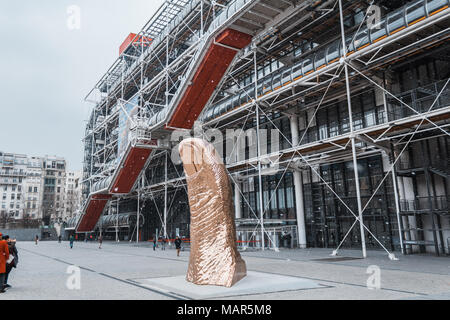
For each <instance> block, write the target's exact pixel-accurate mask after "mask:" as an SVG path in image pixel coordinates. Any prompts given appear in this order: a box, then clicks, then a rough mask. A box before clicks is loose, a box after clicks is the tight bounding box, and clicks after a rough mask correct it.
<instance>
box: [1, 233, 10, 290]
mask: <svg viewBox="0 0 450 320" xmlns="http://www.w3.org/2000/svg"><path fill="white" fill-rule="evenodd" d="M8 259H9V249H8V243H7V242H6V241H5V240H3V235H2V234H1V233H0V293H4V292H5V288H4V285H3V284H4V283H5V276H6V261H8Z"/></svg>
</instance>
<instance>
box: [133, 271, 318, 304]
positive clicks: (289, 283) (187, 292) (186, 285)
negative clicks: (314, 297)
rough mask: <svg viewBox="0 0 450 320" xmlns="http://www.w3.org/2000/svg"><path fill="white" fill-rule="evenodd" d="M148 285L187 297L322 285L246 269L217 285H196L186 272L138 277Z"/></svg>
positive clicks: (197, 297) (251, 292)
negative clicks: (228, 284) (236, 277)
mask: <svg viewBox="0 0 450 320" xmlns="http://www.w3.org/2000/svg"><path fill="white" fill-rule="evenodd" d="M138 281H139V282H140V283H141V284H142V285H144V286H147V287H149V288H152V289H158V290H166V291H168V292H169V293H172V294H173V293H175V294H178V295H181V296H183V297H186V298H190V299H214V298H224V297H235V296H243V295H255V294H267V293H277V292H286V291H298V290H311V289H319V288H325V287H326V286H324V285H321V284H318V283H317V282H315V281H312V280H308V279H303V278H299V277H290V276H284V275H276V274H269V273H264V272H255V271H249V272H248V274H247V277H245V278H244V279H242V280H241V281H239V282H238V283H236V284H235V285H234V286H233V287H231V288H226V287H220V286H209V285H208V286H199V285H195V284H193V283H191V282H188V281H186V276H185V275H182V276H177V277H163V278H152V279H141V280H138Z"/></svg>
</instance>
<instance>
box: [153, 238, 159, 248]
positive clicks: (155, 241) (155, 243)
mask: <svg viewBox="0 0 450 320" xmlns="http://www.w3.org/2000/svg"><path fill="white" fill-rule="evenodd" d="M157 244H158V239H157V238H156V236H155V237H154V238H153V251H155V250H156V245H157Z"/></svg>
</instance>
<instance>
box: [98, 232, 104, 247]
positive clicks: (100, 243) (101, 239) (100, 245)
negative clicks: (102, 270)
mask: <svg viewBox="0 0 450 320" xmlns="http://www.w3.org/2000/svg"><path fill="white" fill-rule="evenodd" d="M102 243H103V237H102V235H99V236H98V248H99V249H101V248H102Z"/></svg>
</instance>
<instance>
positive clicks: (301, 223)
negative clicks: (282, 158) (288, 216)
mask: <svg viewBox="0 0 450 320" xmlns="http://www.w3.org/2000/svg"><path fill="white" fill-rule="evenodd" d="M290 121H291V135H292V145H293V146H294V147H296V146H298V144H299V143H300V140H299V134H298V117H297V116H295V115H292V116H291V117H290ZM293 175H294V190H295V204H296V213H297V229H298V237H297V238H298V241H297V244H298V246H299V248H301V249H305V248H306V224H305V203H304V199H303V177H302V173H301V172H300V171H297V170H294V172H293Z"/></svg>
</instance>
